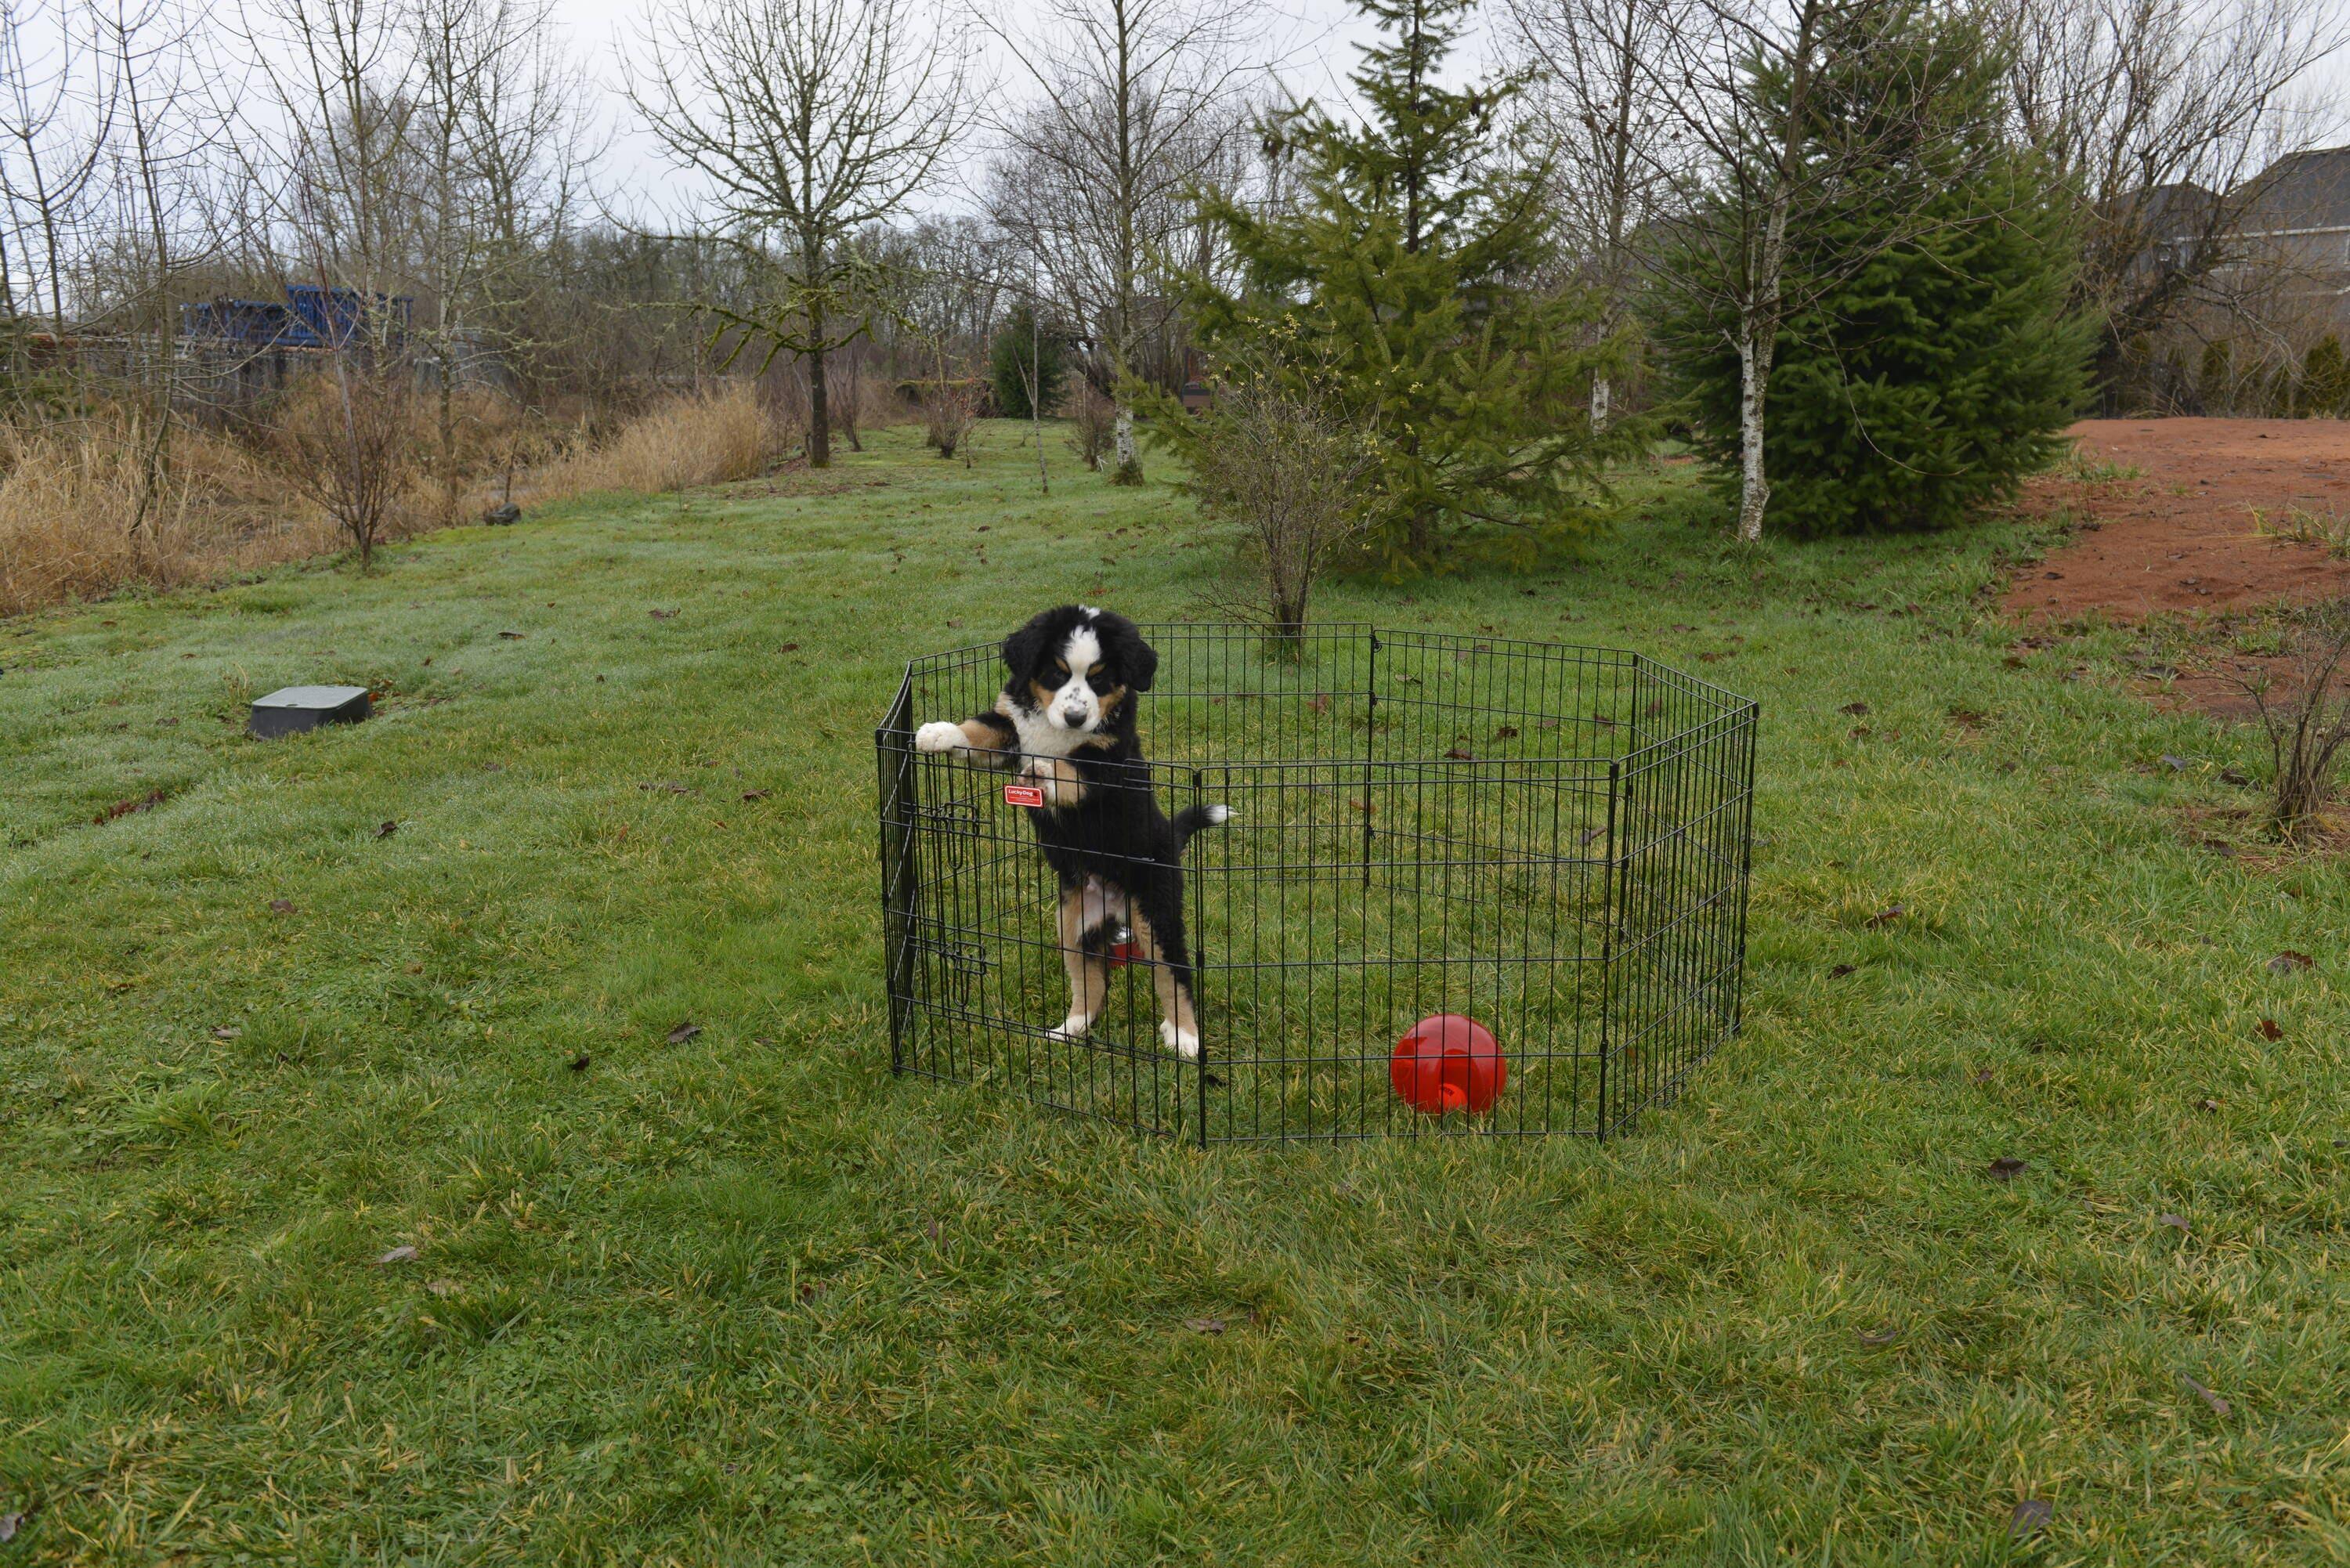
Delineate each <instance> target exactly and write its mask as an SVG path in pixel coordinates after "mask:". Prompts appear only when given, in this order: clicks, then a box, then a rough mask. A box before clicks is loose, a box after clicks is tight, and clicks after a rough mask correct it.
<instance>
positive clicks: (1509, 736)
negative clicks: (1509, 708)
mask: <svg viewBox="0 0 2350 1568" xmlns="http://www.w3.org/2000/svg"><path fill="white" fill-rule="evenodd" d="M1517 738H1518V732H1517V730H1516V728H1515V727H1514V726H1513V725H1509V724H1504V725H1503V726H1502V727H1501V728H1500V729H1498V730H1496V731H1494V732H1493V739H1495V740H1497V741H1514V740H1516V739H1517Z"/></svg>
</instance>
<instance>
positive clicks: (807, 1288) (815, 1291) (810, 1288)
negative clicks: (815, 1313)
mask: <svg viewBox="0 0 2350 1568" xmlns="http://www.w3.org/2000/svg"><path fill="white" fill-rule="evenodd" d="M822 1294H824V1284H823V1282H821V1281H817V1280H802V1281H801V1282H800V1300H802V1301H804V1302H812V1301H814V1300H816V1297H818V1296H820V1295H822Z"/></svg>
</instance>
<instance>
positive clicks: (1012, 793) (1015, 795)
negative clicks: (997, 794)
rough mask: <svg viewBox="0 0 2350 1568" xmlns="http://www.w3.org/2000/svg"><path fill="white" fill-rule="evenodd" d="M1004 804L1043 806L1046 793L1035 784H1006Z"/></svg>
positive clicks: (1004, 787)
mask: <svg viewBox="0 0 2350 1568" xmlns="http://www.w3.org/2000/svg"><path fill="white" fill-rule="evenodd" d="M1003 804H1004V805H1044V804H1045V792H1044V791H1043V790H1041V789H1038V788H1037V787H1036V786H1035V784H1005V785H1004V786H1003Z"/></svg>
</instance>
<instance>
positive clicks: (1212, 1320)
mask: <svg viewBox="0 0 2350 1568" xmlns="http://www.w3.org/2000/svg"><path fill="white" fill-rule="evenodd" d="M1183 1326H1184V1327H1185V1328H1188V1329H1190V1330H1191V1332H1192V1333H1193V1334H1222V1333H1223V1332H1224V1320H1223V1319H1222V1318H1220V1317H1187V1318H1185V1319H1184V1320H1183Z"/></svg>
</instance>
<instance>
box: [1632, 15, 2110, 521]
mask: <svg viewBox="0 0 2350 1568" xmlns="http://www.w3.org/2000/svg"><path fill="white" fill-rule="evenodd" d="M1869 25H1870V26H1873V27H1875V28H1877V29H1879V31H1878V32H1877V36H1873V37H1871V38H1869V39H1867V40H1866V41H1865V43H1864V44H1856V45H1855V46H1853V47H1845V48H1841V49H1838V50H1836V51H1835V52H1834V53H1833V55H1832V56H1831V57H1832V58H1833V59H1835V61H1836V62H1837V64H1836V66H1835V67H1834V68H1835V71H1836V76H1835V78H1833V79H1831V80H1829V81H1827V82H1825V83H1824V84H1823V86H1824V87H1825V90H1824V91H1821V92H1819V93H1818V95H1817V97H1816V99H1815V102H1816V103H1817V105H1818V112H1819V113H1821V114H1822V115H1823V116H1824V117H1830V118H1831V119H1832V120H1833V122H1834V123H1835V127H1836V129H1835V138H1836V139H1838V140H1841V141H1842V143H1843V144H1844V145H1845V146H1846V147H1851V146H1856V145H1857V146H1862V147H1866V148H1869V149H1871V150H1872V151H1871V156H1870V157H1869V158H1868V159H1867V160H1866V161H1865V162H1864V163H1863V164H1862V166H1861V167H1858V168H1856V169H1854V170H1851V171H1847V177H1846V180H1845V181H1844V182H1843V183H1842V185H1841V188H1840V194H1839V197H1838V199H1837V200H1836V201H1835V202H1833V203H1832V204H1830V205H1829V206H1828V208H1827V209H1826V210H1825V212H1824V213H1822V214H1821V215H1820V218H1819V221H1818V222H1816V223H1810V224H1807V225H1806V227H1805V230H1804V233H1802V234H1791V235H1790V236H1789V263H1788V267H1789V274H1790V275H1791V276H1794V277H1800V278H1801V280H1802V281H1801V283H1800V284H1799V286H1796V287H1794V288H1793V289H1791V290H1790V293H1791V295H1792V296H1795V297H1799V298H1802V299H1803V300H1804V302H1805V303H1804V306H1803V307H1802V308H1801V309H1799V310H1796V311H1793V312H1791V313H1790V314H1789V315H1788V317H1786V318H1785V319H1784V320H1783V322H1782V323H1781V324H1780V327H1779V334H1778V337H1777V340H1776V350H1775V355H1774V358H1773V364H1772V369H1771V379H1770V408H1771V416H1772V417H1771V425H1770V429H1769V432H1768V435H1767V437H1766V442H1765V449H1764V450H1765V452H1766V456H1767V462H1768V467H1769V470H1770V472H1771V474H1772V476H1773V483H1772V510H1773V515H1774V517H1777V518H1780V519H1783V525H1784V526H1785V528H1786V529H1787V531H1788V532H1790V533H1794V534H1799V535H1804V534H1807V535H1823V534H1845V533H1856V532H1865V531H1869V530H1876V529H1887V528H1908V527H1939V526H1945V525H1948V524H1954V523H1958V522H1961V521H1964V520H1965V519H1966V518H1967V517H1969V516H1970V515H1971V514H1975V513H1977V512H1978V510H1979V509H1980V508H1981V505H1982V504H1984V503H1985V502H1987V501H1991V500H1995V499H1998V498H2000V497H2002V496H2004V495H2006V494H2008V493H2012V490H2013V489H2014V487H2015V485H2016V483H2018V482H2019V481H2020V480H2021V479H2022V476H2023V475H2024V474H2026V473H2028V472H2032V471H2033V469H2035V468H2038V467H2040V466H2042V465H2043V464H2044V463H2045V462H2047V461H2048V460H2049V458H2050V457H2052V456H2053V455H2054V452H2055V451H2056V450H2057V447H2058V444H2059V442H2060V440H2061V437H2062V432H2063V431H2064V427H2065V425H2066V424H2067V423H2068V422H2069V421H2071V419H2072V418H2073V416H2074V410H2076V409H2077V408H2078V407H2079V406H2080V403H2081V401H2082V399H2083V397H2084V395H2085V391H2086V389H2087V377H2086V368H2087V361H2088V355H2089V351H2090V348H2091V345H2092V338H2091V328H2090V324H2089V323H2087V322H2085V321H2081V320H2078V319H2074V318H2069V317H2066V316H2065V315H2064V296H2065V288H2066V285H2067V282H2068V280H2069V278H2070V276H2071V271H2072V267H2073V265H2074V250H2073V239H2072V234H2071V230H2070V229H2069V227H2068V225H2067V223H2066V220H2065V218H2064V208H2063V206H2062V204H2061V202H2059V201H2058V200H2057V198H2056V194H2055V192H2054V188H2053V187H2052V186H2050V185H2049V184H2048V183H2046V182H2044V181H2043V179H2042V178H2041V176H2040V171H2039V170H2038V168H2037V167H2036V166H2035V165H2034V164H2033V161H2031V159H2030V158H2029V156H2028V155H2027V154H2025V153H2024V152H2023V151H2021V150H2020V149H2017V148H2014V147H2012V146H2010V145H2008V144H2006V143H2005V141H2004V140H2003V136H2004V131H2003V129H2002V128H2003V125H2004V123H2005V119H2006V117H2005V114H2004V104H2003V100H2002V88H2001V85H2000V83H2001V75H2002V73H2001V69H2000V67H2001V61H2000V60H1999V58H1998V57H1997V55H1996V54H1995V53H1994V52H1993V51H1992V50H1991V48H1990V47H1989V46H1988V44H1987V42H1986V40H1985V38H1984V36H1983V34H1982V32H1981V27H1980V25H1979V24H1977V23H1975V22H1973V21H1970V20H1968V19H1966V18H1965V17H1964V16H1957V15H1950V16H1929V15H1928V14H1927V13H1924V12H1922V11H1903V12H1892V13H1887V12H1882V11H1880V12H1875V13H1872V14H1871V15H1870V16H1869ZM1766 87H1767V84H1766ZM1819 140H1821V141H1823V142H1825V141H1827V140H1830V138H1829V137H1828V136H1827V135H1826V134H1825V132H1824V134H1823V136H1822V137H1821V138H1820V139H1819ZM1707 265H1710V261H1709V258H1708V257H1706V256H1705V255H1703V254H1699V253H1696V252H1694V251H1692V252H1691V253H1689V254H1683V255H1679V256H1677V257H1674V258H1672V259H1671V261H1670V262H1669V269H1668V276H1669V277H1670V276H1672V275H1673V274H1674V273H1675V272H1677V271H1679V269H1685V268H1702V267H1705V266H1707ZM1718 296H1719V291H1718V290H1711V289H1706V288H1703V287H1685V288H1680V289H1675V288H1673V287H1672V286H1670V284H1669V285H1668V286H1667V288H1666V290H1665V292H1664V295H1663V300H1662V309H1661V311H1660V317H1661V319H1660V321H1659V340H1660V342H1661V343H1662V345H1663V346H1664V348H1665V352H1666V356H1667V358H1668V361H1669V366H1670V368H1671V369H1672V371H1673V375H1674V379H1675V381H1676V383H1677V389H1678V390H1679V391H1680V392H1681V393H1682V394H1683V395H1684V396H1685V397H1686V398H1687V399H1688V400H1689V402H1690V406H1691V408H1692V410H1693V411H1694V413H1695V416H1696V423H1697V426H1698V429H1699V431H1700V438H1701V441H1700V444H1701V445H1702V446H1703V447H1704V448H1705V449H1706V450H1707V451H1708V452H1709V453H1710V455H1711V456H1713V457H1714V458H1715V459H1716V460H1717V461H1719V462H1723V463H1725V464H1727V463H1729V462H1732V461H1733V460H1734V458H1735V456H1736V452H1737V441H1738V429H1739V426H1738V400H1739V365H1738V360H1737V357H1736V354H1735V352H1734V350H1733V349H1732V348H1731V342H1732V341H1733V339H1732V337H1731V335H1730V333H1729V330H1728V327H1729V326H1730V324H1729V323H1727V322H1725V321H1723V320H1721V319H1719V306H1715V305H1713V304H1711V300H1712V299H1714V298H1717V297H1718Z"/></svg>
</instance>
